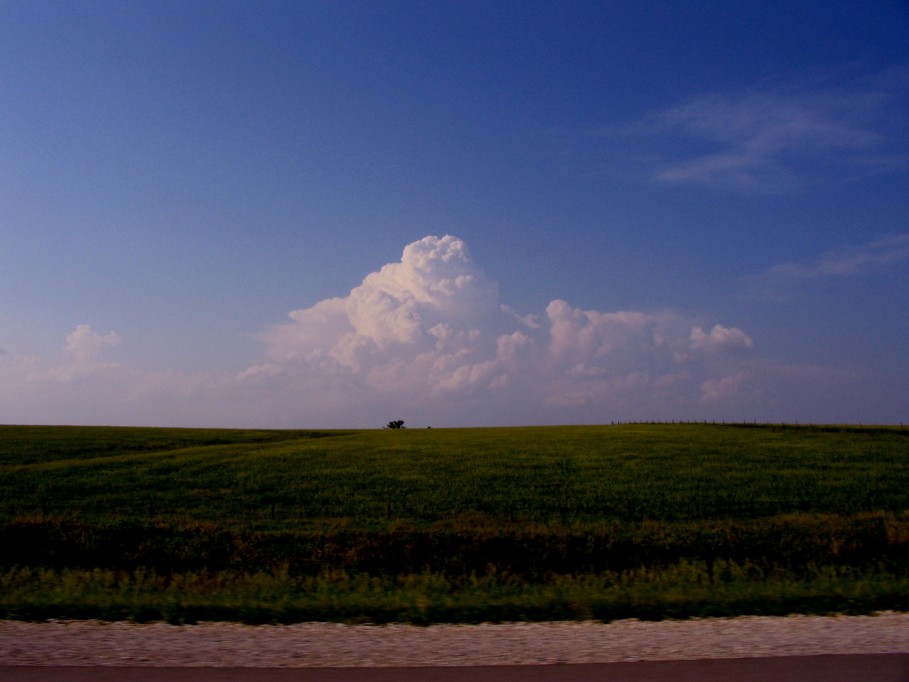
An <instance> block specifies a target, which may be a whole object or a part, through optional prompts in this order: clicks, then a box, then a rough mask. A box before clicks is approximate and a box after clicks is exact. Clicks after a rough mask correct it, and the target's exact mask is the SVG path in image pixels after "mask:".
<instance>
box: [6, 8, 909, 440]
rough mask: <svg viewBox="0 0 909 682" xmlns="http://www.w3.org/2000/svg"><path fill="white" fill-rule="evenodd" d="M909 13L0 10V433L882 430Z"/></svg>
mask: <svg viewBox="0 0 909 682" xmlns="http://www.w3.org/2000/svg"><path fill="white" fill-rule="evenodd" d="M907 30H909V5H907V4H906V3H905V2H889V1H881V2H871V3H865V4H862V5H861V6H859V5H856V4H855V3H851V2H823V3H821V2H802V3H797V4H796V5H794V6H793V5H791V4H790V3H779V4H771V5H770V6H768V4H767V3H746V2H729V3H688V2H646V1H645V2H637V1H636V2H618V1H617V2H603V3H598V2H571V3H556V2H532V1H529V0H528V1H524V2H460V3H427V2H406V1H403V0H402V1H399V2H381V1H377V2H301V3H284V2H262V3H259V2H193V3H180V2H154V1H152V2H143V3H132V2H89V1H86V2H80V3H64V2H40V1H29V2H3V3H0V422H4V423H77V424H82V423H91V424H137V425H141V424H147V425H188V426H207V425H216V426H237V427H246V426H261V427H267V426H275V427H348V426H353V427H374V426H380V425H382V424H384V423H385V422H386V421H388V420H390V419H393V418H394V419H397V418H402V419H405V421H406V422H407V423H408V424H409V425H413V426H419V425H429V424H431V425H434V426H446V425H451V426H471V425H477V426H479V425H487V424H503V425H504V424H526V423H539V424H555V423H602V422H606V423H609V422H610V421H613V420H650V419H716V420H721V419H725V420H743V419H747V420H758V421H790V422H792V421H800V422H809V421H811V422H863V423H872V422H875V423H901V422H909V390H907V389H906V386H907V385H909V359H907V355H909V354H907V353H906V348H907V343H906V339H907V338H909V295H907V294H909V220H907V216H909V191H907V189H906V188H907V187H909V43H907V42H906V39H905V36H906V35H907Z"/></svg>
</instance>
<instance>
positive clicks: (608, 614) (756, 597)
mask: <svg viewBox="0 0 909 682" xmlns="http://www.w3.org/2000/svg"><path fill="white" fill-rule="evenodd" d="M907 569H909V432H907V431H904V430H903V428H902V427H896V428H884V427H865V428H859V427H817V426H812V427H808V426H800V427H798V426H769V425H706V424H700V425H689V424H680V425H650V424H642V425H620V426H596V427H545V428H544V427H533V428H502V429H425V430H423V429H421V430H407V429H405V430H381V431H320V432H316V431H239V430H237V431H234V430H202V429H146V428H134V429H133V428H102V427H24V426H5V427H4V426H0V617H7V618H50V617H70V618H88V617H92V618H94V617H100V618H107V619H135V620H156V619H167V620H170V621H172V622H186V621H194V620H199V619H206V620H210V619H229V620H244V621H250V622H290V621H299V620H343V621H352V622H359V621H363V622H387V621H408V622H418V623H428V622H441V621H445V622H477V621H485V620H492V621H497V620H540V619H564V618H568V619H586V618H599V619H605V620H608V619H613V618H618V617H629V616H636V617H644V618H659V617H667V616H672V617H686V616H704V615H731V614H741V613H789V612H804V613H827V612H837V611H855V612H867V611H874V610H881V609H896V610H909V571H907Z"/></svg>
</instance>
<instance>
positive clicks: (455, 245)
mask: <svg viewBox="0 0 909 682" xmlns="http://www.w3.org/2000/svg"><path fill="white" fill-rule="evenodd" d="M259 338H260V340H261V341H262V343H263V345H264V354H263V357H262V359H261V360H260V361H259V362H256V363H255V364H252V365H251V366H248V367H246V368H245V369H242V370H240V371H236V370H227V369H225V370H222V371H206V372H202V371H200V372H186V371H176V370H170V369H167V368H164V369H158V370H153V371H152V370H140V369H137V368H134V367H130V366H129V365H126V364H121V363H114V362H108V361H106V360H105V358H104V354H105V352H107V351H109V350H110V348H111V347H112V346H116V345H118V344H119V343H120V337H119V335H118V334H117V333H115V332H109V333H106V334H102V333H98V332H96V331H95V330H93V329H92V327H90V326H89V325H87V324H80V325H79V326H77V327H76V328H75V329H74V330H73V331H72V333H70V334H69V335H68V336H67V337H66V345H65V347H64V349H63V350H64V352H63V354H62V356H61V358H60V359H58V360H56V361H54V360H51V359H46V358H41V357H35V356H21V355H10V354H9V353H7V354H6V355H4V356H2V357H0V414H3V415H4V419H5V420H6V421H12V422H21V423H99V424H123V423H127V424H150V425H179V426H262V427H315V428H327V427H346V426H353V427H374V426H377V425H381V424H384V423H385V422H386V421H387V420H388V419H393V418H394V419H398V418H405V419H406V420H407V422H408V424H417V425H418V424H421V423H422V424H432V425H439V426H442V425H451V426H469V425H478V426H479V425H491V424H521V423H525V424H526V423H539V424H545V423H571V422H575V423H577V422H588V423H595V422H604V421H605V422H608V421H609V420H610V419H616V420H618V419H622V420H624V419H634V418H636V419H671V418H690V417H697V416H700V415H710V416H717V411H718V410H719V412H720V415H722V414H724V413H728V414H742V412H741V411H740V408H743V407H746V406H747V405H748V404H749V403H748V401H749V400H751V399H752V398H753V397H754V396H755V395H757V393H758V388H757V387H756V386H755V385H754V381H753V376H754V374H753V373H752V372H750V371H748V364H749V363H750V362H753V360H754V359H753V358H750V354H751V352H752V346H753V342H752V340H751V338H750V337H749V336H748V335H747V334H746V333H745V332H744V331H742V330H741V329H738V328H736V327H731V326H725V325H722V324H713V325H704V324H703V322H701V323H697V321H695V320H690V319H687V318H686V317H685V316H684V315H681V314H679V313H672V312H661V313H649V312H639V311H612V312H604V311H598V310H583V309H580V308H577V307H575V306H573V305H571V304H570V303H569V302H567V301H563V300H554V301H552V302H550V303H549V304H548V305H547V306H546V307H545V309H544V310H543V311H542V312H540V313H529V314H521V313H518V312H516V311H515V310H513V309H512V308H510V307H509V306H507V305H503V304H502V303H501V302H500V300H499V293H498V286H497V284H496V282H495V281H494V280H493V279H492V278H490V277H489V276H487V275H486V274H485V273H483V272H482V271H481V270H480V268H479V267H478V266H477V265H476V264H475V263H474V262H473V260H472V259H471V257H470V254H469V252H468V250H467V247H466V245H465V244H464V242H462V241H461V240H460V239H457V238H455V237H452V236H444V237H435V236H429V237H425V238H423V239H420V240H419V241H416V242H414V243H412V244H409V245H408V246H406V247H405V249H404V252H403V255H402V257H401V260H400V261H399V262H396V263H390V264H387V265H385V266H383V267H382V268H380V269H379V270H378V271H377V272H373V273H371V274H369V275H367V276H366V277H365V278H364V279H363V281H362V282H361V283H360V284H359V285H358V286H356V287H355V288H353V289H352V290H351V291H350V292H349V293H348V294H347V295H346V296H343V297H336V298H330V299H326V300H323V301H319V302H317V303H315V304H314V305H311V306H309V307H307V308H303V309H300V310H295V311H293V312H291V313H290V314H289V317H288V320H287V322H285V323H283V324H277V325H274V326H271V327H270V328H268V329H266V330H264V331H263V332H262V333H261V334H260V335H259Z"/></svg>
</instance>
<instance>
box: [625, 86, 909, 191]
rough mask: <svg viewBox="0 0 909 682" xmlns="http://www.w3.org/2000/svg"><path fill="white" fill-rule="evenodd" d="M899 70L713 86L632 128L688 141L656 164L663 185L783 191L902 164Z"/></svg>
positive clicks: (653, 171)
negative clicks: (836, 83) (830, 82)
mask: <svg viewBox="0 0 909 682" xmlns="http://www.w3.org/2000/svg"><path fill="white" fill-rule="evenodd" d="M894 74H895V75H894ZM894 74H891V75H889V76H888V77H886V78H883V77H882V78H877V79H874V80H872V81H869V82H866V83H858V84H853V85H850V86H847V87H836V88H834V87H829V88H816V87H814V88H803V89H793V88H784V87H768V86H764V87H758V88H752V89H747V90H741V91H734V92H715V93H709V94H705V95H702V96H699V97H695V98H693V99H691V100H688V101H686V102H682V103H680V104H677V105H675V106H671V107H669V108H667V109H665V110H662V111H658V112H654V113H652V114H650V115H649V116H648V117H647V119H646V121H645V122H644V123H642V124H640V125H637V126H635V127H634V128H633V129H632V130H631V134H633V135H635V136H643V137H648V138H653V139H654V140H656V141H657V142H659V141H661V140H662V141H663V142H664V143H665V144H663V145H661V147H662V148H663V149H666V148H668V147H669V146H670V144H671V146H672V147H674V148H676V149H680V151H677V152H675V153H673V154H671V155H670V154H667V153H665V152H663V153H660V154H659V157H658V160H657V161H655V162H653V164H652V166H651V167H650V169H649V171H648V177H649V178H650V179H651V180H652V181H655V182H659V183H663V184H673V185H690V186H702V187H710V188H714V189H724V190H735V191H740V192H753V193H777V192H788V191H792V190H795V189H798V188H800V187H803V186H805V185H807V184H809V183H810V182H811V181H812V179H813V178H816V177H818V176H823V177H824V178H825V180H827V179H829V178H830V176H831V175H832V176H834V177H840V178H845V177H852V176H856V175H860V176H863V175H868V174H877V173H883V172H891V171H894V170H902V169H906V168H909V150H906V149H900V148H899V147H898V145H897V143H896V142H895V141H894V139H893V136H892V135H891V133H890V128H891V125H892V123H893V121H894V120H901V119H902V118H905V117H906V116H907V112H906V111H905V106H904V105H903V99H904V98H903V97H901V95H903V94H904V93H905V90H906V89H907V88H906V83H905V78H904V77H903V76H902V75H901V74H902V72H901V71H899V70H897V71H896V72H894Z"/></svg>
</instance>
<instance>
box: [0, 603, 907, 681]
mask: <svg viewBox="0 0 909 682" xmlns="http://www.w3.org/2000/svg"><path fill="white" fill-rule="evenodd" d="M871 653H909V614H906V613H892V612H887V613H880V614H877V615H874V616H830V617H808V616H791V617H788V618H771V617H740V618H728V619H726V618H711V619H701V620H686V621H659V622H644V621H637V620H624V621H616V622H614V623H609V624H603V623H592V622H583V623H575V622H567V623H563V622H558V623H510V624H508V623H506V624H483V625H434V626H430V627H417V626H411V625H383V626H364V625H340V624H330V623H301V624H297V625H276V626H271V625H257V626H252V625H241V624H236V623H200V624H198V625H183V626H173V625H167V624H164V623H151V624H130V623H102V622H98V621H71V622H58V621H53V622H48V623H26V622H17V621H0V664H2V665H7V666H12V665H26V666H40V665H56V666H62V665H70V666H73V665H75V666H176V667H270V668H309V667H380V666H381V667H387V666H395V667H401V666H489V665H545V664H556V663H609V662H617V661H660V660H686V659H689V660H690V659H702V658H744V657H767V656H793V655H798V656H805V655H818V654H871Z"/></svg>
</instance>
